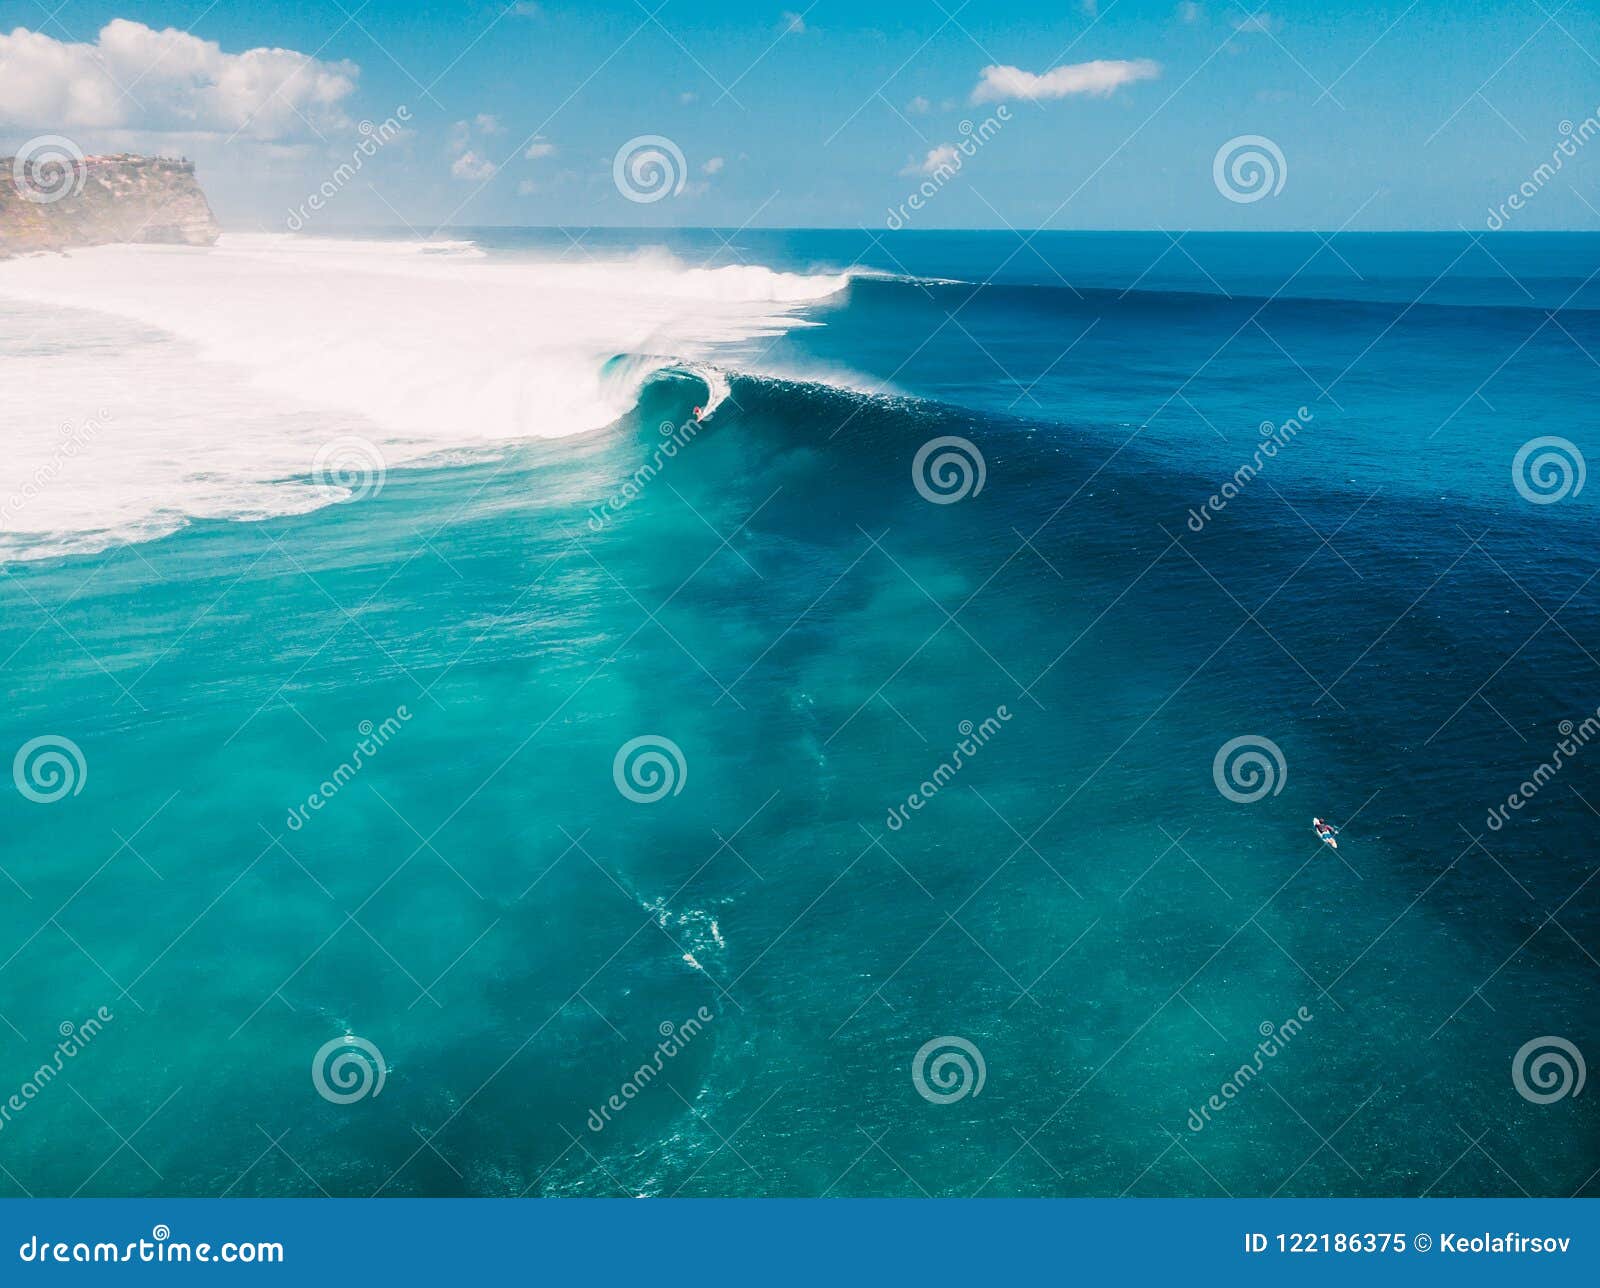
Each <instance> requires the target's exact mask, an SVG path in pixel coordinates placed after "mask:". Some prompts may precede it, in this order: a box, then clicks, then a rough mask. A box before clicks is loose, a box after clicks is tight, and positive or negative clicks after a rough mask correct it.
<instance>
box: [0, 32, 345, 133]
mask: <svg viewBox="0 0 1600 1288" xmlns="http://www.w3.org/2000/svg"><path fill="white" fill-rule="evenodd" d="M360 75H361V69H360V68H359V67H357V66H356V65H355V64H354V63H351V62H326V63H325V62H319V61H318V60H316V59H314V58H309V57H307V56H306V55H305V54H301V53H296V52H295V51H294V50H292V49H265V48H263V49H247V50H245V51H244V52H243V53H238V54H225V53H223V52H222V47H221V46H220V45H218V44H217V43H216V42H214V41H210V40H201V39H200V38H199V37H197V36H191V35H190V34H189V33H188V32H184V31H177V30H174V29H171V28H168V29H167V30H165V31H156V30H153V29H152V28H150V27H146V26H145V25H144V24H143V23H138V22H130V21H128V20H127V19H124V18H117V19H114V20H112V21H111V22H108V23H107V24H106V25H105V26H104V27H103V28H101V30H100V33H99V36H98V37H97V38H96V40H95V42H94V43H93V44H88V43H84V42H70V43H69V42H67V41H61V40H57V39H55V38H54V37H53V36H47V35H44V34H42V33H40V32H34V31H29V30H27V29H26V28H23V27H18V28H17V29H16V30H15V31H13V32H11V33H10V34H9V35H6V34H4V33H0V121H5V122H9V123H13V124H16V125H22V126H29V127H53V128H56V129H104V130H114V129H129V130H138V131H144V132H147V133H152V134H166V133H190V134H234V133H240V134H244V135H247V136H248V137H250V138H253V139H278V138H284V137H287V136H298V135H304V134H309V133H311V132H312V131H313V129H324V128H333V127H338V126H341V125H346V124H348V120H347V118H346V117H345V115H344V112H343V110H342V107H341V104H342V103H343V101H344V100H345V99H346V98H347V97H348V96H349V95H350V94H351V93H353V92H354V90H355V87H356V80H357V78H358V77H359V76H360ZM124 86H126V87H128V88H129V89H130V90H131V91H132V92H131V93H124V92H123V87H124Z"/></svg>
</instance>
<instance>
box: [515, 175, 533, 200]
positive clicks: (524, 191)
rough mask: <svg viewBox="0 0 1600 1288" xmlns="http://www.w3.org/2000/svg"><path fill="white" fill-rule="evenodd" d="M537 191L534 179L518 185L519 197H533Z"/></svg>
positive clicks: (525, 180)
mask: <svg viewBox="0 0 1600 1288" xmlns="http://www.w3.org/2000/svg"><path fill="white" fill-rule="evenodd" d="M537 191H538V188H537V186H536V185H535V184H534V182H533V180H532V179H524V180H522V181H521V182H520V183H518V184H517V196H519V197H531V196H533V194H534V193H535V192H537Z"/></svg>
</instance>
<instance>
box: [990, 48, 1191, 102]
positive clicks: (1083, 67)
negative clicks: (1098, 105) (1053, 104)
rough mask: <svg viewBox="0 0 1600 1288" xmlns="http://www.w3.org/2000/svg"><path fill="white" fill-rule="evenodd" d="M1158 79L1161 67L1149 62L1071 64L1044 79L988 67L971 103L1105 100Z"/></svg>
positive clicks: (1107, 60)
mask: <svg viewBox="0 0 1600 1288" xmlns="http://www.w3.org/2000/svg"><path fill="white" fill-rule="evenodd" d="M1159 75H1161V66H1160V64H1159V63H1154V62H1152V61H1151V60H1150V59H1148V58H1135V59H1133V60H1131V61H1129V60H1126V59H1120V58H1097V59H1095V61H1094V62H1092V63H1070V64H1067V65H1066V66H1063V67H1055V68H1052V69H1051V70H1050V71H1047V72H1045V73H1044V74H1043V75H1035V74H1034V73H1033V72H1025V71H1023V70H1022V69H1021V68H1020V67H1000V66H991V67H985V68H984V69H983V71H982V72H981V73H980V74H979V77H978V84H977V85H976V86H975V87H974V89H973V91H972V101H973V102H974V103H992V102H997V101H998V100H1000V99H1006V98H1023V99H1031V100H1034V101H1035V102H1037V101H1039V100H1041V99H1047V98H1066V97H1067V96H1068V95H1071V94H1089V95H1092V96H1094V97H1096V98H1104V97H1105V96H1106V95H1108V94H1110V93H1112V92H1113V91H1115V90H1117V89H1118V88H1120V87H1121V86H1123V85H1129V84H1132V83H1133V82H1134V81H1142V80H1154V79H1155V78H1156V77H1157V76H1159Z"/></svg>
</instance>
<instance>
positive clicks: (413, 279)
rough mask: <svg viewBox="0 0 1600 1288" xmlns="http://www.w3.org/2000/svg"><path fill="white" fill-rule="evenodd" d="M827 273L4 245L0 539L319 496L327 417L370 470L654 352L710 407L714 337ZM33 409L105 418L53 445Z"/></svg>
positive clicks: (666, 262)
mask: <svg viewBox="0 0 1600 1288" xmlns="http://www.w3.org/2000/svg"><path fill="white" fill-rule="evenodd" d="M849 281H850V277H849V275H848V274H846V273H827V274H802V273H787V272H779V271H776V270H773V269H769V268H764V267H760V266H755V265H732V266H727V267H722V268H696V267H692V266H689V265H686V264H684V263H682V262H681V261H679V260H677V259H675V258H674V257H672V256H671V255H669V254H666V253H665V252H660V251H653V252H648V253H643V254H639V255H634V256H631V257H624V258H613V259H609V260H604V261H601V260H593V259H586V260H562V259H556V260H531V259H520V258H507V257H502V256H497V255H486V254H484V252H483V251H481V250H480V249H479V248H478V247H477V246H475V245H474V244H473V243H471V242H466V241H439V242H413V243H403V242H390V241H358V240H335V239H323V238H309V237H294V236H288V235H283V234H276V235H227V236H225V237H223V239H222V240H221V241H220V242H219V243H218V244H217V246H215V247H213V248H209V249H196V248H190V247H166V246H105V247H96V248H94V249H91V250H84V251H77V252H74V253H73V254H72V255H71V256H40V257H34V258H29V259H22V260H14V261H10V262H7V263H5V264H3V265H0V299H6V298H9V299H12V300H17V301H22V302H25V303H27V304H29V305H32V306H35V309H38V308H42V309H44V310H46V311H47V312H45V313H42V314H36V313H35V312H34V311H32V310H30V313H29V316H28V318H27V321H28V322H29V324H30V326H31V324H33V323H34V321H35V319H36V317H37V318H38V320H39V322H40V324H41V325H44V326H45V327H46V329H47V330H48V329H51V328H52V327H53V332H54V334H53V339H52V342H51V343H48V344H46V345H44V346H43V347H42V348H41V347H40V346H38V345H37V344H33V345H32V346H31V347H30V348H29V349H28V350H27V352H26V355H25V360H23V361H22V363H21V366H22V367H24V368H25V369H19V370H18V372H17V377H16V383H15V384H14V385H13V388H14V389H15V388H20V389H22V390H24V391H29V392H25V393H24V396H23V398H21V399H17V398H15V397H13V398H12V399H11V400H8V402H9V406H8V407H7V408H5V409H4V410H0V417H3V418H4V419H5V420H6V421H7V422H9V421H12V420H14V421H15V424H14V425H13V424H5V425H4V426H0V427H3V428H5V430H6V441H7V445H8V453H7V456H6V459H5V460H4V461H3V462H0V502H3V501H5V499H6V498H7V497H22V498H23V499H25V500H26V501H27V504H26V505H22V506H13V507H10V508H9V509H5V510H3V511H0V557H12V558H24V557H39V556H40V555H41V554H45V553H48V554H58V553H64V552H68V551H70V550H72V549H76V548H83V549H93V548H99V547H103V546H104V545H107V544H111V543H113V542H114V541H116V540H119V539H120V540H130V539H146V538H148V537H149V536H151V535H160V534H162V533H164V532H168V531H171V530H172V529H173V528H174V527H176V526H179V525H181V524H182V523H184V522H186V521H187V520H188V519H189V518H191V517H200V516H204V517H249V518H260V517H266V516H268V515H271V514H284V513H294V512H298V511H301V510H305V509H310V508H315V507H316V506H318V505H326V504H330V503H332V502H334V501H337V500H341V499H344V498H346V497H348V496H349V495H350V494H351V493H350V490H349V489H348V488H345V487H342V486H339V485H338V483H337V481H334V482H333V483H332V484H329V483H327V482H322V481H319V480H318V479H317V478H316V477H310V481H309V482H308V481H307V480H308V477H309V476H313V475H314V473H315V470H314V462H315V461H316V459H317V455H318V452H319V450H320V449H322V448H324V447H326V446H327V444H328V443H329V442H330V440H333V439H335V438H338V437H341V436H353V437H356V438H359V439H360V440H362V441H363V442H365V443H370V444H371V446H372V448H373V449H374V452H375V455H376V458H377V460H378V461H379V462H381V464H382V466H383V467H385V468H389V469H392V468H394V467H396V466H401V465H406V464H414V463H419V462H421V461H424V460H427V459H430V458H435V457H438V456H439V455H440V454H441V453H449V454H451V455H452V456H459V454H460V453H462V452H463V451H467V452H473V451H480V450H493V448H494V446H495V445H496V444H504V443H505V442H507V441H510V440H516V439H528V438H558V437H562V436H565V435H570V434H580V433H584V432H587V431H592V430H595V429H599V428H602V427H604V426H606V425H609V424H612V423H613V422H615V421H616V420H617V419H618V418H619V417H620V416H622V415H624V414H625V413H626V412H628V411H629V410H630V409H631V408H632V407H633V406H634V404H635V403H636V401H637V399H638V397H639V393H640V390H641V389H642V387H643V385H644V384H645V382H646V381H648V380H649V379H650V378H651V376H652V375H653V374H655V373H656V372H657V371H660V370H662V369H664V368H668V367H675V366H676V367H682V368H683V369H685V370H686V371H689V372H690V373H691V374H694V375H695V376H697V377H698V378H700V379H702V380H704V382H705V384H706V386H707V391H708V393H707V404H706V405H707V407H708V408H710V409H714V408H715V406H716V405H717V404H718V403H720V402H721V401H722V400H723V399H724V398H725V397H726V396H727V391H728V381H727V376H726V374H725V373H724V372H723V371H722V369H721V368H720V367H719V366H717V365H716V364H715V363H714V362H713V361H712V358H713V356H714V355H716V354H717V353H718V352H719V351H721V350H723V349H725V348H728V347H729V346H735V345H741V344H747V343H749V342H752V341H758V340H760V339H762V338H764V337H775V336H777V335H780V334H782V333H783V332H784V331H787V330H789V329H791V328H793V327H797V326H803V325H809V324H810V323H809V322H808V321H807V319H806V318H805V317H804V316H803V314H804V311H805V309H806V308H807V306H809V305H812V304H815V303H817V302H818V301H821V300H824V299H826V298H827V297H829V296H831V295H835V294H837V293H838V292H840V291H842V290H843V289H844V288H845V287H846V286H847V285H848V284H849ZM64 309H65V310H82V309H87V310H93V311H95V312H96V313H98V314H110V315H114V316H115V317H118V318H121V319H125V320H126V321H127V322H131V323H134V324H137V327H141V328H144V329H143V330H142V331H138V330H134V331H129V330H124V331H123V332H122V333H121V334H109V333H108V334H106V335H104V336H102V337H100V339H99V341H98V342H97V343H93V344H88V343H82V342H81V339H82V336H83V335H85V334H88V333H90V332H97V331H98V330H100V329H103V328H101V326H100V324H94V325H88V324H85V323H84V322H83V321H82V319H83V316H84V315H83V314H81V313H80V314H76V315H74V314H69V313H60V312H56V311H59V310H64ZM74 318H76V319H77V320H76V321H74ZM151 328H153V329H154V333H155V334H154V335H152V332H151V330H150V329H151ZM29 329H30V328H29V327H24V328H22V330H21V334H22V335H26V334H27V332H28V330H29ZM30 343H31V342H30ZM618 354H624V355H648V354H656V355H670V356H663V357H658V358H648V359H646V358H634V359H630V360H629V361H626V362H622V363H618V362H616V361H615V359H616V355H618ZM47 421H51V422H54V425H55V426H59V427H60V429H61V430H62V432H63V433H68V432H73V433H75V432H77V431H76V429H75V427H76V426H79V425H81V424H83V423H85V422H89V421H104V422H106V423H108V424H109V425H110V426H111V429H110V430H108V431H106V432H101V433H99V434H97V435H96V436H95V439H94V442H93V443H92V444H91V445H90V449H88V450H85V451H83V452H81V453H74V454H72V459H70V460H67V461H65V462H62V461H61V459H60V458H61V456H62V447H61V442H60V438H61V434H57V433H56V432H55V431H54V429H52V430H51V431H50V432H45V430H44V429H43V428H42V426H44V425H45V423H46V422H47ZM41 480H43V481H41Z"/></svg>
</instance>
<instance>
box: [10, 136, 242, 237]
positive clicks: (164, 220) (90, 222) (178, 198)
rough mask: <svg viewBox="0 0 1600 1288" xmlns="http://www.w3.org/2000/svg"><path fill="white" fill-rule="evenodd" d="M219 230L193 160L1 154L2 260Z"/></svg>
mask: <svg viewBox="0 0 1600 1288" xmlns="http://www.w3.org/2000/svg"><path fill="white" fill-rule="evenodd" d="M220 232H221V230H220V229H219V228H218V227H217V221H216V218H215V217H214V216H213V215H212V213H211V206H210V204H209V203H208V202H207V201H206V196H205V193H204V192H202V191H201V190H200V185H199V183H198V182H196V180H195V176H194V163H193V162H191V161H182V160H171V159H168V158H166V157H143V156H133V155H130V154H123V155H120V156H92V157H84V158H82V159H76V158H57V157H51V158H49V159H46V160H37V161H36V160H30V159H28V158H26V157H20V158H19V157H6V158H0V258H4V257H6V256H7V255H22V254H29V253H32V252H37V251H64V250H71V249H73V248H75V247H80V246H100V245H105V244H106V243H109V242H157V243H164V244H169V245H182V246H209V245H211V244H212V243H213V242H215V241H216V240H217V237H218V235H219V234H220Z"/></svg>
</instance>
